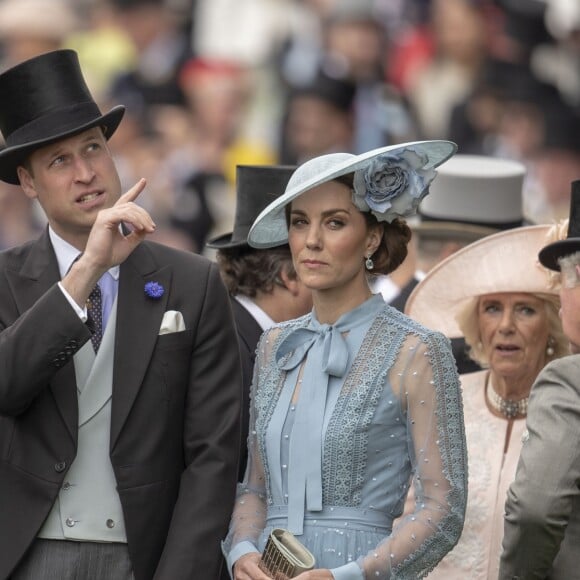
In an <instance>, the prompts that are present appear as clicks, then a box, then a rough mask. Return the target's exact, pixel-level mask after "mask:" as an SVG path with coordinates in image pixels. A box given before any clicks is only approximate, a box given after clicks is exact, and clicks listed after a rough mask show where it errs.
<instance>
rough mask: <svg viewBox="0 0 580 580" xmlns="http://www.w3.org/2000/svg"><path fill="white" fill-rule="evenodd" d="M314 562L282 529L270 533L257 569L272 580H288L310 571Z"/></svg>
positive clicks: (286, 531)
mask: <svg viewBox="0 0 580 580" xmlns="http://www.w3.org/2000/svg"><path fill="white" fill-rule="evenodd" d="M315 563H316V560H315V559H314V556H313V555H312V554H311V553H310V551H309V550H308V549H307V548H306V547H305V546H304V545H303V544H302V543H301V542H300V541H299V540H297V539H296V537H295V536H294V534H292V533H291V532H289V531H288V530H284V529H282V528H275V529H273V530H272V531H271V532H270V537H269V538H268V541H267V542H266V548H265V549H264V553H263V554H262V559H261V560H260V563H259V565H258V566H259V568H260V570H262V572H265V573H266V574H268V575H269V576H271V577H272V578H273V579H274V580H288V578H294V577H296V576H298V574H301V573H302V572H306V570H312V568H314V565H315Z"/></svg>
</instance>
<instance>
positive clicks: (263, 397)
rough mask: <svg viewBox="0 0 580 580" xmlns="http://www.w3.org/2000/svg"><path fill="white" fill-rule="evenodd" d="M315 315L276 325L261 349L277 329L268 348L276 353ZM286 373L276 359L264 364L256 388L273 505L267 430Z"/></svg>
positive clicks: (263, 455)
mask: <svg viewBox="0 0 580 580" xmlns="http://www.w3.org/2000/svg"><path fill="white" fill-rule="evenodd" d="M311 316H312V315H311V314H306V315H305V316H303V317H301V318H297V319H296V320H291V321H289V322H285V323H281V324H277V325H275V326H274V327H272V328H271V329H270V330H269V331H268V332H266V333H264V335H263V336H262V338H261V340H260V344H259V345H258V350H259V351H263V344H264V343H265V342H269V341H270V337H271V336H272V333H273V331H274V330H276V329H277V330H278V331H279V332H278V336H277V337H276V338H275V339H274V342H273V344H272V345H271V347H269V350H270V352H271V353H275V352H276V351H277V349H278V346H279V345H280V343H281V342H282V341H283V340H284V338H285V337H286V336H287V335H288V334H289V333H290V332H292V331H293V330H294V329H295V328H299V327H301V326H306V325H308V321H309V319H310V317H311ZM290 354H291V353H289V354H288V355H287V356H286V357H285V358H283V359H282V361H281V362H285V361H286V359H288V358H289V356H290ZM284 378H285V373H284V372H282V371H280V369H279V368H278V366H277V364H276V361H275V357H274V356H271V357H270V364H269V365H263V366H262V367H261V368H259V369H258V384H259V385H260V388H259V389H256V394H255V402H254V407H255V410H256V432H257V436H258V447H259V450H260V457H261V459H262V465H263V466H264V478H265V483H266V490H267V494H268V504H272V497H271V492H270V490H271V486H270V468H269V466H268V459H267V455H266V437H265V435H266V432H267V427H268V425H269V423H270V419H271V418H272V414H273V413H274V409H275V408H276V405H277V404H278V399H279V398H280V393H281V392H282V387H283V386H284Z"/></svg>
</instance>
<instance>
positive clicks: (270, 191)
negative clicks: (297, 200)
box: [206, 165, 296, 250]
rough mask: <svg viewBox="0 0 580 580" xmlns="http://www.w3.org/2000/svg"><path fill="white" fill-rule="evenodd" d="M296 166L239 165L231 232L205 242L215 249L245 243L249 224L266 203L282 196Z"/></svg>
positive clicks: (245, 244) (239, 245) (242, 245)
mask: <svg viewBox="0 0 580 580" xmlns="http://www.w3.org/2000/svg"><path fill="white" fill-rule="evenodd" d="M295 169H296V167H295V166H290V165H279V166H275V165H238V166H237V167H236V215H235V218H234V231H233V232H230V233H227V234H222V235H220V236H217V237H215V238H213V239H211V240H209V241H208V242H207V244H206V245H207V246H208V247H209V248H215V249H218V250H219V249H221V248H239V247H244V246H248V241H247V238H248V233H249V231H250V226H251V225H252V224H253V223H254V220H255V219H256V218H257V217H258V215H259V214H260V212H261V211H262V210H263V209H264V208H265V207H266V206H267V205H269V204H270V203H272V201H274V200H275V199H276V198H277V197H279V196H280V195H282V193H283V192H284V188H285V187H286V184H287V183H288V180H289V179H290V176H291V175H292V173H293V172H294V171H295Z"/></svg>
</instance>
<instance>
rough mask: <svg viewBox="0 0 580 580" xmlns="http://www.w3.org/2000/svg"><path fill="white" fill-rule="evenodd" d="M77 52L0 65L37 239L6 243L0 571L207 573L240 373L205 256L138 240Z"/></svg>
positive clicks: (10, 152)
mask: <svg viewBox="0 0 580 580" xmlns="http://www.w3.org/2000/svg"><path fill="white" fill-rule="evenodd" d="M123 113H124V107H122V106H117V107H114V108H113V109H112V110H111V111H109V112H108V113H106V114H104V115H103V114H101V112H100V111H99V109H98V107H97V105H96V103H95V102H94V100H93V99H92V97H91V94H90V92H89V90H88V89H87V86H86V84H85V82H84V79H83V76H82V72H81V70H80V67H79V62H78V58H77V55H76V53H75V52H73V51H70V50H62V51H60V50H59V51H55V52H50V53H45V54H42V55H40V56H38V57H35V58H33V59H31V60H28V61H25V62H23V63H21V64H19V65H17V66H15V67H13V68H11V69H9V70H8V71H6V72H5V73H3V74H2V75H0V130H1V131H2V135H3V136H4V138H5V141H6V147H5V149H4V150H2V151H1V152H0V179H2V180H4V181H7V182H9V183H20V184H21V186H22V189H23V190H24V193H25V194H26V195H27V196H28V197H31V198H36V199H38V201H39V202H40V205H41V206H42V208H43V210H44V212H45V214H46V216H47V218H48V227H47V229H46V231H45V232H44V234H43V235H42V236H41V237H40V239H38V240H36V241H33V242H30V243H28V244H25V245H24V246H21V247H17V248H14V249H11V250H8V251H6V252H4V253H3V254H1V255H0V367H1V368H2V373H0V514H2V515H1V517H0V538H1V539H2V541H1V542H0V578H8V577H10V578H11V580H23V579H26V580H32V579H34V580H37V579H39V578H54V579H56V578H58V579H65V580H66V579H69V578H86V579H89V578H91V579H92V578H99V580H103V579H110V580H117V579H119V580H120V579H123V580H125V579H135V580H149V579H151V578H155V579H159V580H161V579H167V580H169V579H171V580H179V579H181V578H183V579H186V578H187V579H191V578H196V577H200V576H199V574H200V570H202V571H203V572H202V575H203V577H204V578H208V579H211V578H217V577H218V575H219V570H220V565H221V557H220V553H219V552H220V550H219V541H220V538H222V537H223V536H224V534H225V532H226V530H227V525H228V521H229V515H230V511H231V509H232V505H233V497H234V490H235V482H236V476H237V463H238V449H239V415H240V401H241V372H240V362H239V355H238V348H237V343H236V338H235V330H234V326H233V318H232V314H231V308H230V305H229V300H228V296H227V292H226V290H225V287H224V285H223V283H222V281H221V279H220V276H219V270H218V268H217V266H216V265H215V264H213V263H212V262H211V261H209V260H207V259H206V258H203V257H201V256H198V255H194V254H191V253H186V252H179V251H177V250H174V249H171V248H168V247H166V246H163V245H159V244H155V243H152V242H149V241H147V240H145V238H146V237H147V235H148V234H151V233H152V232H153V231H154V230H155V224H154V222H153V220H152V219H151V217H150V216H149V214H148V213H147V212H146V211H145V210H144V209H143V208H141V207H140V206H138V205H137V204H136V199H137V198H138V196H139V193H140V192H141V191H142V190H143V188H144V187H145V181H144V180H140V181H139V182H138V183H137V184H136V185H135V186H133V187H132V188H131V189H130V190H129V191H127V192H126V193H125V194H123V195H121V186H120V181H119V176H118V174H117V170H116V168H115V164H114V161H113V159H112V157H111V153H110V151H109V148H108V144H107V140H108V139H109V138H110V137H111V136H112V134H113V133H114V131H115V129H116V128H117V126H118V124H119V123H120V121H121V118H122V116H123Z"/></svg>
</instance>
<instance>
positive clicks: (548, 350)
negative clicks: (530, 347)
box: [546, 336, 556, 356]
mask: <svg viewBox="0 0 580 580" xmlns="http://www.w3.org/2000/svg"><path fill="white" fill-rule="evenodd" d="M554 352H556V351H555V350H554V339H553V338H552V337H551V336H550V338H548V346H547V347H546V356H554Z"/></svg>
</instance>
